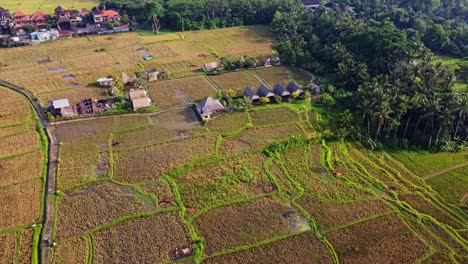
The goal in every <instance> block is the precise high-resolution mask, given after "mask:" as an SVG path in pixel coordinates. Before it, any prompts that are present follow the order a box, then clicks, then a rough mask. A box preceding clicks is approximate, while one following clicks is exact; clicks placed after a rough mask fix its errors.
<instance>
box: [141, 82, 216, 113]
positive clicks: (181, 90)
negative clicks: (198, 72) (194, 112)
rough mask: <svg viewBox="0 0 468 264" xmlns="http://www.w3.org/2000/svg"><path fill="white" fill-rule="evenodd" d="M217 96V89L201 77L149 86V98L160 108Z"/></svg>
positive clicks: (156, 83) (155, 83)
mask: <svg viewBox="0 0 468 264" xmlns="http://www.w3.org/2000/svg"><path fill="white" fill-rule="evenodd" d="M215 94H216V91H215V88H214V87H212V86H211V84H210V83H209V82H208V81H207V80H206V79H205V78H203V77H201V76H198V77H191V78H183V79H177V80H170V81H164V82H154V83H151V84H150V85H149V96H150V98H151V99H152V100H153V101H154V102H155V103H156V105H158V106H159V107H168V106H174V105H181V104H191V103H193V102H196V101H199V100H202V99H203V98H205V97H207V96H214V95H215Z"/></svg>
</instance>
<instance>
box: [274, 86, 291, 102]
mask: <svg viewBox="0 0 468 264" xmlns="http://www.w3.org/2000/svg"><path fill="white" fill-rule="evenodd" d="M273 93H274V94H276V95H278V96H280V97H281V98H282V99H283V100H287V99H288V98H289V96H290V95H291V94H290V93H289V92H288V91H287V90H286V89H285V88H284V87H283V86H282V85H281V84H279V83H277V84H276V85H275V87H273Z"/></svg>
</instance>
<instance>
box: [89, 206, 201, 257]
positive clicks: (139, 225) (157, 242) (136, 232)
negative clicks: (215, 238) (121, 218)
mask: <svg viewBox="0 0 468 264" xmlns="http://www.w3.org/2000/svg"><path fill="white" fill-rule="evenodd" d="M92 241H93V251H94V254H93V262H95V263H111V262H119V263H136V262H142V263H149V262H155V263H162V262H168V261H170V260H173V259H174V257H173V251H174V250H175V249H176V248H185V247H191V246H192V243H193V241H192V238H191V237H190V235H189V230H188V227H187V226H186V224H185V223H184V221H183V220H182V219H181V218H180V216H179V214H178V213H163V214H157V215H154V216H152V217H148V218H141V219H135V220H130V221H127V222H124V223H122V224H118V225H114V226H112V227H110V228H108V229H104V230H102V231H99V232H97V233H95V234H93V235H92Z"/></svg>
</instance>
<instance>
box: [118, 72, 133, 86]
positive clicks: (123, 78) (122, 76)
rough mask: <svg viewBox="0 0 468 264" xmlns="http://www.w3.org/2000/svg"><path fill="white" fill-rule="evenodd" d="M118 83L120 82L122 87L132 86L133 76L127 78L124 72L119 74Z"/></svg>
mask: <svg viewBox="0 0 468 264" xmlns="http://www.w3.org/2000/svg"><path fill="white" fill-rule="evenodd" d="M120 81H121V82H122V84H123V85H133V84H134V83H135V81H136V77H135V76H132V77H130V76H128V75H127V74H126V73H125V72H122V73H121V74H120Z"/></svg>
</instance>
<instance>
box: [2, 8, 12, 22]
mask: <svg viewBox="0 0 468 264" xmlns="http://www.w3.org/2000/svg"><path fill="white" fill-rule="evenodd" d="M10 22H11V13H10V10H8V9H6V8H3V7H0V26H4V25H8V24H10Z"/></svg>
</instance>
